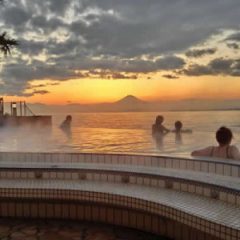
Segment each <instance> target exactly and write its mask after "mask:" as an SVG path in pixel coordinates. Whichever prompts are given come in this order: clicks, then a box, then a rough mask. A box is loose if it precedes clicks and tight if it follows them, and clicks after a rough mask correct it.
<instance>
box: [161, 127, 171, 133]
mask: <svg viewBox="0 0 240 240" xmlns="http://www.w3.org/2000/svg"><path fill="white" fill-rule="evenodd" d="M162 129H163V132H165V133H169V132H170V130H169V129H167V128H165V127H164V126H162Z"/></svg>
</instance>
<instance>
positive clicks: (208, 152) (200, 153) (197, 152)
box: [191, 147, 213, 157]
mask: <svg viewBox="0 0 240 240" xmlns="http://www.w3.org/2000/svg"><path fill="white" fill-rule="evenodd" d="M212 150H213V147H207V148H203V149H199V150H195V151H193V152H192V153H191V155H192V156H199V157H201V156H202V157H210V156H211V152H212Z"/></svg>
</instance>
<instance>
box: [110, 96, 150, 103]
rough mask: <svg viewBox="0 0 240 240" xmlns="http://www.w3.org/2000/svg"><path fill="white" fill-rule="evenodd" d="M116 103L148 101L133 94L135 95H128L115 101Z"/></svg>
mask: <svg viewBox="0 0 240 240" xmlns="http://www.w3.org/2000/svg"><path fill="white" fill-rule="evenodd" d="M114 103H115V104H116V103H117V104H142V103H146V102H145V101H143V100H141V99H139V98H137V97H135V96H133V95H127V96H126V97H124V98H122V99H120V100H118V101H116V102H114Z"/></svg>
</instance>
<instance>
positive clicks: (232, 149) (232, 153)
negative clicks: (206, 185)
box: [231, 146, 240, 160]
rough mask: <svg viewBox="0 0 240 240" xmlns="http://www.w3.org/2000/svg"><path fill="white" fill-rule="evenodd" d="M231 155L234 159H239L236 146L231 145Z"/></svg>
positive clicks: (239, 155) (239, 154) (239, 153)
mask: <svg viewBox="0 0 240 240" xmlns="http://www.w3.org/2000/svg"><path fill="white" fill-rule="evenodd" d="M231 156H232V158H233V159H235V160H240V152H239V150H238V148H237V147H236V146H232V147H231Z"/></svg>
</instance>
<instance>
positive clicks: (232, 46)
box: [227, 43, 239, 50]
mask: <svg viewBox="0 0 240 240" xmlns="http://www.w3.org/2000/svg"><path fill="white" fill-rule="evenodd" d="M227 46H228V47H229V48H231V49H234V50H238V49H239V45H238V44H237V43H227Z"/></svg>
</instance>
